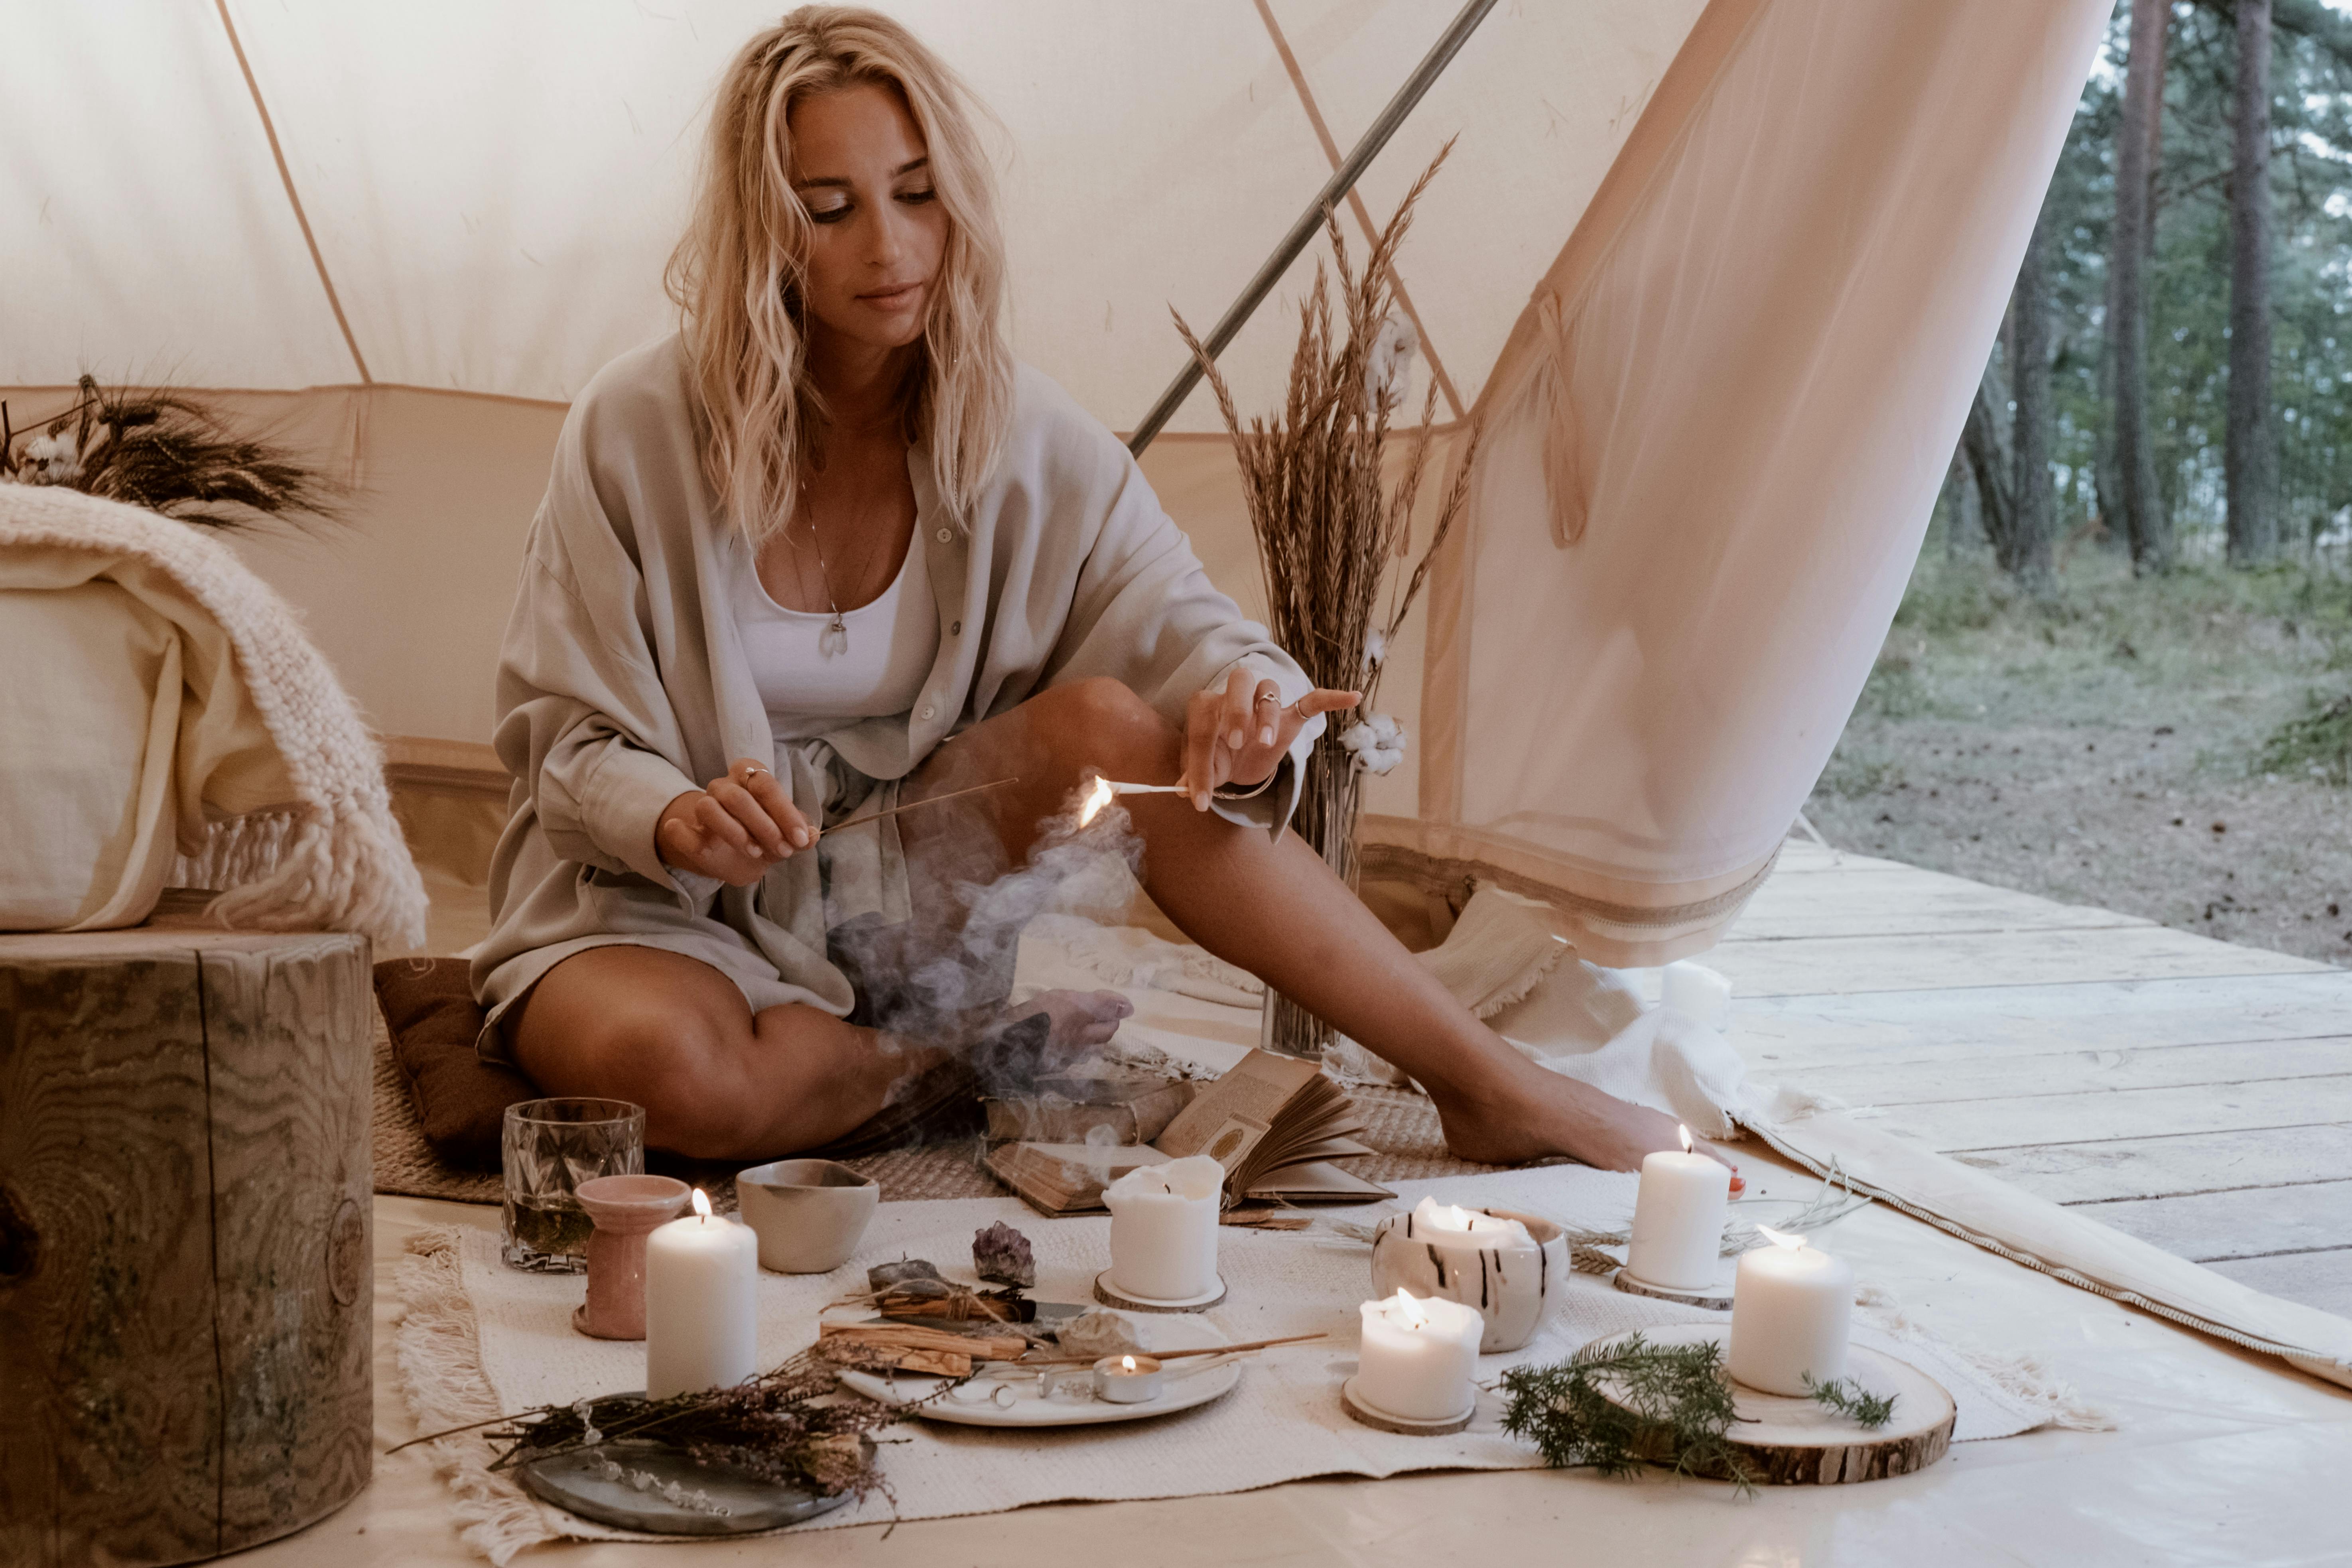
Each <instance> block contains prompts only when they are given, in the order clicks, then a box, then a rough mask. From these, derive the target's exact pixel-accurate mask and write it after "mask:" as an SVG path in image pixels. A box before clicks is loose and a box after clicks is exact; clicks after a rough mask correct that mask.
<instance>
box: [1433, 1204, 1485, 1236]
mask: <svg viewBox="0 0 2352 1568" xmlns="http://www.w3.org/2000/svg"><path fill="white" fill-rule="evenodd" d="M1437 1218H1438V1221H1439V1223H1441V1224H1444V1225H1450V1226H1453V1227H1454V1229H1456V1230H1475V1229H1477V1228H1478V1220H1477V1217H1476V1216H1475V1215H1473V1214H1471V1212H1470V1211H1469V1210H1468V1209H1465V1208H1464V1207H1463V1206H1462V1205H1460V1204H1448V1205H1445V1206H1444V1208H1442V1209H1440V1210H1438V1211H1437Z"/></svg>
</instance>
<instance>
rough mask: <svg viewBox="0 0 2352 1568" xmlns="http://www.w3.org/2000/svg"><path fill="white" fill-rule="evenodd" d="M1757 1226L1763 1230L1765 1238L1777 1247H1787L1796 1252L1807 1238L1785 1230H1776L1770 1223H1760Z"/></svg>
mask: <svg viewBox="0 0 2352 1568" xmlns="http://www.w3.org/2000/svg"><path fill="white" fill-rule="evenodd" d="M1756 1228H1757V1229H1758V1230H1759V1231H1761V1232H1762V1233H1763V1235H1764V1237H1765V1238H1766V1239H1767V1240H1769V1241H1770V1242H1771V1244H1772V1245H1773V1246H1775V1247H1787V1248H1788V1249H1789V1250H1790V1251H1791V1252H1794V1251H1795V1250H1796V1249H1797V1248H1798V1247H1802V1246H1804V1245H1805V1238H1804V1237H1801V1236H1792V1235H1790V1233H1789V1232H1787V1231H1785V1230H1774V1229H1773V1228H1772V1227H1771V1226H1769V1225H1759V1226H1757V1227H1756Z"/></svg>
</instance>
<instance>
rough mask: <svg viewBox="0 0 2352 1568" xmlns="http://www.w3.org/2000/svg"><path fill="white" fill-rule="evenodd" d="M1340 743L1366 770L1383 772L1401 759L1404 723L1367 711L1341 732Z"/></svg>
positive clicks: (1402, 754)
mask: <svg viewBox="0 0 2352 1568" xmlns="http://www.w3.org/2000/svg"><path fill="white" fill-rule="evenodd" d="M1339 744H1340V745H1342V746H1344V747H1346V748H1347V749H1348V750H1349V752H1353V753H1354V754H1355V758H1356V761H1357V762H1358V763H1360V764H1361V765H1362V767H1363V768H1364V770H1365V771H1366V772H1367V773H1387V772H1389V771H1390V770H1391V769H1392V768H1394V767H1395V766H1396V765H1397V764H1398V763H1401V762H1402V761H1404V748H1405V731H1404V726H1403V725H1402V724H1400V723H1398V722H1397V721H1396V720H1395V719H1393V718H1392V717H1391V716H1390V715H1388V714H1386V713H1369V714H1366V715H1365V716H1364V717H1363V718H1361V719H1359V720H1358V721H1356V722H1354V723H1353V724H1350V725H1349V726H1348V728H1347V729H1346V730H1345V731H1341V733H1340V736H1339Z"/></svg>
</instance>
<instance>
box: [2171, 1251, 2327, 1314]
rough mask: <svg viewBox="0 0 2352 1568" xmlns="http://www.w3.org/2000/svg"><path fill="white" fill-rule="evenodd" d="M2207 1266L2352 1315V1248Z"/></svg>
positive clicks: (2243, 1282)
mask: <svg viewBox="0 0 2352 1568" xmlns="http://www.w3.org/2000/svg"><path fill="white" fill-rule="evenodd" d="M2206 1267H2207V1268H2210V1269H2211V1270H2213V1272H2214V1273H2216V1274H2225V1275H2227V1276H2229V1277H2230V1278H2231V1279H2235V1280H2236V1281H2238V1283H2240V1284H2241V1285H2250V1286H2252V1287H2253V1289H2257V1290H2261V1291H2263V1292H2265V1293H2267V1294H2269V1295H2273V1296H2277V1297H2280V1298H2282V1299H2284V1300H2289V1301H2300V1302H2302V1303H2303V1304H2304V1305H2305V1306H2306V1307H2316V1308H2318V1309H2319V1310H2321V1311H2323V1312H2334V1313H2336V1314H2337V1315H2338V1316H2339V1317H2347V1318H2352V1250H2347V1251H2339V1252H2289V1253H2282V1254H2280V1255H2279V1256H2277V1257H2273V1258H2241V1259H2237V1260H2235V1261H2231V1262H2222V1263H2209V1264H2207V1265H2206Z"/></svg>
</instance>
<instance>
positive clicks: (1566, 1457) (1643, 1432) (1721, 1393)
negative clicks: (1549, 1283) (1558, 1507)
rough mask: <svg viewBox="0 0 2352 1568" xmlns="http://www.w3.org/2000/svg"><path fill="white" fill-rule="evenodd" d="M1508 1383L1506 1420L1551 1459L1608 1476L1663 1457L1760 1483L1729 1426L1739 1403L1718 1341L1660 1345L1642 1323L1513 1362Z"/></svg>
mask: <svg viewBox="0 0 2352 1568" xmlns="http://www.w3.org/2000/svg"><path fill="white" fill-rule="evenodd" d="M1604 1384H1605V1385H1606V1387H1607V1392H1606V1393H1605V1394H1604V1392H1603V1385H1604ZM1503 1391H1504V1400H1505V1402H1504V1408H1503V1430H1504V1431H1506V1432H1508V1433H1509V1434H1510V1435H1511V1436H1514V1437H1518V1438H1521V1439H1523V1440H1525V1441H1528V1442H1531V1443H1533V1444H1534V1445H1535V1446H1536V1447H1537V1448H1538V1449H1539V1450H1540V1451H1541V1452H1542V1454H1543V1457H1544V1459H1545V1461H1546V1462H1547V1463H1549V1464H1552V1465H1557V1466H1560V1467H1563V1468H1570V1467H1575V1468H1581V1467H1590V1468H1593V1469H1596V1470H1599V1471H1600V1472H1601V1474H1602V1475H1604V1476H1622V1475H1630V1474H1631V1473H1633V1470H1634V1469H1635V1468H1637V1467H1638V1466H1640V1465H1642V1464H1643V1463H1645V1462H1646V1463H1651V1464H1661V1465H1665V1466H1667V1467H1668V1468H1672V1469H1673V1470H1674V1471H1675V1473H1676V1474H1679V1475H1690V1476H1700V1475H1708V1476H1722V1477H1726V1478H1727V1479H1729V1480H1730V1481H1731V1482H1732V1484H1733V1485H1734V1486H1736V1487H1738V1489H1739V1491H1740V1493H1741V1494H1742V1495H1743V1496H1744V1495H1746V1494H1747V1493H1748V1492H1750V1491H1752V1490H1753V1489H1754V1486H1755V1483H1754V1481H1753V1480H1752V1479H1751V1478H1750V1477H1749V1475H1748V1469H1747V1467H1746V1466H1744V1465H1742V1464H1741V1463H1740V1460H1739V1456H1738V1452H1737V1451H1736V1450H1735V1449H1734V1448H1733V1447H1732V1446H1731V1444H1730V1442H1729V1440H1728V1438H1727V1436H1726V1434H1727V1433H1728V1432H1729V1431H1730V1429H1731V1423H1732V1421H1733V1420H1734V1419H1735V1415H1736V1411H1735V1406H1734V1405H1733V1401H1732V1393H1731V1384H1730V1382H1729V1380H1728V1379H1727V1378H1726V1377H1725V1375H1724V1371H1723V1347H1722V1345H1720V1344H1719V1343H1716V1342H1711V1341H1710V1342H1700V1343H1697V1344H1687V1345H1654V1344H1651V1343H1650V1342H1647V1341H1646V1340H1644V1339H1643V1337H1642V1336H1641V1335H1640V1334H1638V1333H1636V1334H1633V1335H1630V1336H1628V1337H1627V1338H1625V1339H1623V1340H1620V1341H1616V1342H1611V1343H1605V1344H1591V1345H1587V1346H1585V1347H1584V1349H1582V1350H1580V1351H1579V1352H1576V1354H1575V1355H1573V1356H1571V1357H1570V1358H1569V1359H1568V1360H1567V1361H1564V1362H1561V1363H1558V1364H1556V1365H1553V1366H1539V1367H1524V1366H1523V1367H1513V1368H1512V1369H1511V1370H1509V1371H1508V1372H1506V1373H1503Z"/></svg>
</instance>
